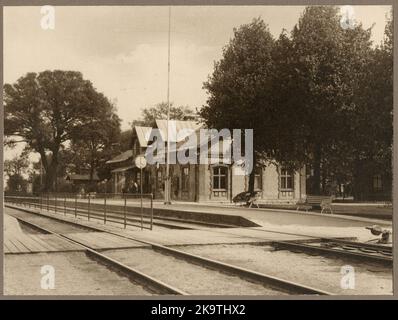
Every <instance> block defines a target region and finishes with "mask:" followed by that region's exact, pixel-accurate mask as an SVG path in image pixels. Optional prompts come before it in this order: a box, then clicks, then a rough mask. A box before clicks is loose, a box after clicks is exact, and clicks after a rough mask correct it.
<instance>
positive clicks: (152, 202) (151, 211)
mask: <svg viewBox="0 0 398 320" xmlns="http://www.w3.org/2000/svg"><path fill="white" fill-rule="evenodd" d="M152 225H153V194H152V193H151V230H152Z"/></svg>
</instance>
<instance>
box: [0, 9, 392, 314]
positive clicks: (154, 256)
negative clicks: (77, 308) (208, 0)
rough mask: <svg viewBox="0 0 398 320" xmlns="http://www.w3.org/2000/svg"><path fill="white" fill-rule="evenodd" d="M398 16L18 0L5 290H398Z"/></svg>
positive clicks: (7, 91)
mask: <svg viewBox="0 0 398 320" xmlns="http://www.w3.org/2000/svg"><path fill="white" fill-rule="evenodd" d="M215 3H216V2H215ZM393 29H394V28H393V6H392V5H385V4H384V5H378V4H377V3H376V1H375V3H374V4H373V5H370V4H366V5H365V4H363V5H362V4H361V5H358V3H355V4H349V3H347V4H342V5H332V4H330V5H328V4H322V5H315V4H313V5H311V4H308V5H282V4H281V5H275V4H274V5H266V4H264V5H259V4H256V5H232V4H231V5H210V4H207V5H195V6H190V5H176V4H174V5H172V4H165V5H134V4H131V5H103V4H101V5H96V4H95V1H94V2H93V4H92V5H55V4H46V5H32V4H29V3H28V2H27V4H26V5H21V4H20V3H19V5H18V6H13V5H12V4H8V5H4V6H3V33H2V37H3V61H2V63H3V72H2V73H3V92H2V99H3V113H2V114H3V120H2V121H3V126H4V132H3V146H2V148H3V161H2V165H3V204H4V205H3V208H2V209H3V212H2V213H3V214H2V215H1V219H2V221H3V228H2V234H3V236H2V237H1V238H2V241H3V245H2V248H3V255H2V260H3V266H4V267H3V268H4V269H3V275H2V277H3V288H2V289H3V295H4V296H5V297H11V298H12V297H24V296H25V297H27V296H35V297H37V296H38V297H41V298H45V297H61V296H62V297H65V296H71V297H76V298H78V299H80V298H79V297H81V296H84V297H88V299H91V298H94V299H95V297H99V296H101V297H104V296H105V297H122V298H123V297H125V298H133V299H134V298H138V297H141V298H143V299H151V298H154V297H158V298H159V297H160V298H161V297H169V298H172V299H179V298H182V297H183V296H187V297H188V298H189V297H192V298H194V297H201V296H203V297H207V298H209V299H214V298H217V297H223V299H228V297H231V298H232V297H246V298H249V299H250V298H263V297H265V298H268V299H274V298H275V299H276V298H287V297H308V298H310V299H312V298H319V297H328V296H348V297H366V296H378V297H392V296H393V294H394V292H393V236H395V235H394V234H393V232H395V230H393V132H394V131H393V109H394V108H393V43H394V41H393ZM155 305H156V306H157V307H156V308H154V309H153V310H151V313H152V315H154V314H157V315H162V314H164V315H166V314H170V313H171V312H175V314H174V316H177V317H182V316H183V313H184V312H185V313H186V312H188V311H187V310H185V311H184V309H181V310H180V309H178V308H177V307H176V309H167V308H166V307H162V306H161V305H160V304H159V305H158V304H155ZM232 307H233V308H234V309H233V311H234V312H235V311H236V313H239V312H244V311H243V309H242V310H240V309H239V308H238V307H239V306H237V305H236V306H232ZM241 307H242V308H243V307H244V305H242V306H241ZM164 308H166V309H164ZM206 308H207V307H206ZM209 308H210V311H214V312H213V313H216V314H217V312H219V313H220V312H221V311H220V310H218V311H217V310H215V309H214V306H210V307H209ZM212 308H213V309H214V310H213V309H212ZM228 310H229V309H228ZM189 311H191V310H189ZM203 311H205V310H203ZM206 312H209V309H208V308H207V309H206ZM229 312H232V311H231V310H229ZM221 313H222V312H221ZM224 313H225V310H224Z"/></svg>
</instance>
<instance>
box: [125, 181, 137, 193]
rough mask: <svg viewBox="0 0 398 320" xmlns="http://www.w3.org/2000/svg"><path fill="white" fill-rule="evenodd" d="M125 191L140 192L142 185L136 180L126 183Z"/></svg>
mask: <svg viewBox="0 0 398 320" xmlns="http://www.w3.org/2000/svg"><path fill="white" fill-rule="evenodd" d="M122 192H123V193H139V192H140V186H139V185H138V183H137V182H136V181H130V183H126V184H125V186H124V188H123V189H122Z"/></svg>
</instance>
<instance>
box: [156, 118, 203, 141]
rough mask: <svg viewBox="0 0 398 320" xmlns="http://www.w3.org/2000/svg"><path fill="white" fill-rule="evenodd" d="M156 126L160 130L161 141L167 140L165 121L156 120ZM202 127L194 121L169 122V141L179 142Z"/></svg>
mask: <svg viewBox="0 0 398 320" xmlns="http://www.w3.org/2000/svg"><path fill="white" fill-rule="evenodd" d="M156 126H157V127H158V129H159V130H160V135H161V136H162V139H163V141H166V139H167V120H156ZM201 127H202V124H200V123H197V122H196V121H183V120H169V137H168V139H169V141H170V142H179V141H182V140H184V139H185V138H186V137H187V136H189V135H191V134H192V133H193V132H195V131H196V130H198V129H199V128H201Z"/></svg>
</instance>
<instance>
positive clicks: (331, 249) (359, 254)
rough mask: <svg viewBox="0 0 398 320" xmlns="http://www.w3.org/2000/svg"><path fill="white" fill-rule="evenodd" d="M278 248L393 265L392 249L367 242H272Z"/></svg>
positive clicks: (327, 240) (324, 240) (325, 240)
mask: <svg viewBox="0 0 398 320" xmlns="http://www.w3.org/2000/svg"><path fill="white" fill-rule="evenodd" d="M271 245H272V246H274V247H275V248H276V249H278V250H279V249H282V250H290V251H293V252H304V253H309V254H317V255H328V256H335V257H340V258H341V257H347V258H350V259H355V260H360V261H364V262H373V263H378V264H382V265H385V266H390V267H392V264H393V259H392V249H391V248H389V249H386V248H382V247H379V248H373V247H372V248H371V249H369V248H368V245H367V244H362V243H358V242H354V241H345V242H343V243H342V242H338V241H334V240H330V239H323V240H321V241H319V242H305V243H303V242H299V241H273V242H272V243H271Z"/></svg>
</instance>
